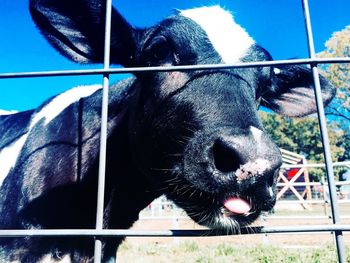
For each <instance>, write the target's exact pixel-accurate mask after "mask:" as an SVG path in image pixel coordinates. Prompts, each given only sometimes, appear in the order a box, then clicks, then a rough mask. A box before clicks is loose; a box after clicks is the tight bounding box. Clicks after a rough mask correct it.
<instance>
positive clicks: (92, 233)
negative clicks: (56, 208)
mask: <svg viewBox="0 0 350 263" xmlns="http://www.w3.org/2000/svg"><path fill="white" fill-rule="evenodd" d="M333 231H350V225H347V224H336V225H300V226H276V227H246V228H241V229H238V230H237V229H236V230H232V231H229V232H228V231H226V230H222V231H220V230H207V229H203V230H127V229H103V230H95V229H79V230H78V229H47V230H44V229H36V230H35V229H28V230H0V237H48V236H64V237H72V236H80V237H117V236H128V237H174V236H178V237H200V236H202V237H203V236H227V235H244V234H278V233H289V232H299V233H300V232H333Z"/></svg>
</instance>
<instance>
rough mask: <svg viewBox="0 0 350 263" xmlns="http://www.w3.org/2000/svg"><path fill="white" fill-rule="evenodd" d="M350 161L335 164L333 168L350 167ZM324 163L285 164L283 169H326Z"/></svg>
mask: <svg viewBox="0 0 350 263" xmlns="http://www.w3.org/2000/svg"><path fill="white" fill-rule="evenodd" d="M349 165H350V161H346V162H335V163H333V166H349ZM325 166H326V165H325V164H324V163H310V164H283V165H282V166H281V168H324V167H325Z"/></svg>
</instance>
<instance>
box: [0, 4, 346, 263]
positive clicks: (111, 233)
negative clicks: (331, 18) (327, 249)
mask: <svg viewBox="0 0 350 263" xmlns="http://www.w3.org/2000/svg"><path fill="white" fill-rule="evenodd" d="M301 2H302V7H303V11H304V19H305V27H306V32H307V43H308V50H309V57H308V58H304V59H294V60H279V61H264V62H249V63H248V62H247V63H237V64H220V65H195V66H176V67H170V66H169V67H147V68H141V67H140V68H118V69H115V68H114V69H111V68H110V61H109V56H110V48H109V46H110V32H111V10H112V0H107V9H106V28H105V32H106V33H105V53H104V54H105V57H104V66H103V69H89V70H63V71H49V72H47V71H45V72H23V73H5V74H0V79H5V78H29V77H30V78H32V77H49V76H78V75H102V76H103V100H102V123H101V139H100V142H101V144H100V145H101V146H100V157H99V158H100V166H99V180H98V197H97V216H96V218H97V220H96V228H95V229H92V230H91V229H66V230H61V229H60V230H56V229H47V230H0V236H2V237H15V236H16V237H18V236H20V237H23V236H66V237H70V236H85V237H86V236H89V237H95V240H96V241H95V257H94V258H95V263H98V262H101V254H102V241H101V238H102V237H117V236H133V237H139V236H148V237H150V236H153V237H159V236H163V237H166V236H171V237H174V236H179V237H180V236H181V237H183V236H191V237H196V236H203V235H206V236H213V235H220V234H223V235H227V232H226V231H225V233H218V232H215V233H212V232H210V231H209V230H165V231H136V230H111V229H103V225H102V224H103V204H104V186H105V164H106V142H107V140H106V139H107V116H108V88H109V83H110V75H111V74H122V73H136V72H146V71H147V72H150V71H184V70H198V69H200V70H205V69H213V68H215V69H225V68H251V67H262V66H272V65H273V66H276V65H293V64H306V65H309V66H310V67H311V68H312V74H313V78H314V84H315V85H314V87H315V94H316V103H317V112H318V120H319V126H320V132H321V137H322V143H323V149H324V157H325V167H326V174H327V181H328V191H329V200H330V205H331V218H332V224H330V225H307V226H306V225H300V226H280V227H250V228H242V229H241V231H240V234H251V233H265V234H266V233H270V234H273V233H289V232H333V233H334V237H335V243H336V247H337V254H338V260H339V262H342V263H345V262H346V255H345V246H344V240H343V232H344V231H350V225H344V224H341V223H340V213H339V207H338V201H337V197H336V185H335V181H334V172H333V163H332V160H331V152H330V145H329V139H328V133H327V127H326V117H325V112H324V107H323V103H322V98H321V88H320V79H319V71H318V65H319V64H328V63H350V58H317V57H316V53H315V48H314V41H313V35H312V28H311V21H310V12H309V6H308V0H302V1H301ZM231 234H232V235H234V234H236V233H231Z"/></svg>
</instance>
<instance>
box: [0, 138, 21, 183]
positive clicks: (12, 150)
mask: <svg viewBox="0 0 350 263" xmlns="http://www.w3.org/2000/svg"><path fill="white" fill-rule="evenodd" d="M27 137H28V133H27V134H25V135H22V136H21V138H19V139H18V140H17V141H15V142H14V143H12V144H11V145H10V146H8V147H6V148H4V149H2V151H1V152H0V185H2V183H3V181H4V179H5V177H6V175H7V174H8V173H9V172H10V170H11V168H12V167H13V165H14V164H15V163H16V161H17V158H18V155H19V153H20V152H21V150H22V148H23V145H24V143H25V141H26V139H27Z"/></svg>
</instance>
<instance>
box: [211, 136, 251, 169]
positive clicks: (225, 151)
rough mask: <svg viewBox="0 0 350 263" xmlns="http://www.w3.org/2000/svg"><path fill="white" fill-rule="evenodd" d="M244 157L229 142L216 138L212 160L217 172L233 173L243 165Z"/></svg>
mask: <svg viewBox="0 0 350 263" xmlns="http://www.w3.org/2000/svg"><path fill="white" fill-rule="evenodd" d="M244 159H245V158H244V156H243V153H242V152H241V150H240V149H239V147H238V146H237V145H236V144H235V143H233V142H232V141H231V140H227V139H225V138H218V139H216V140H215V142H214V145H213V160H214V165H215V168H216V169H217V170H219V171H220V172H223V173H227V172H234V171H236V170H237V169H238V168H239V167H240V165H243V164H244V162H245V161H244Z"/></svg>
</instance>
